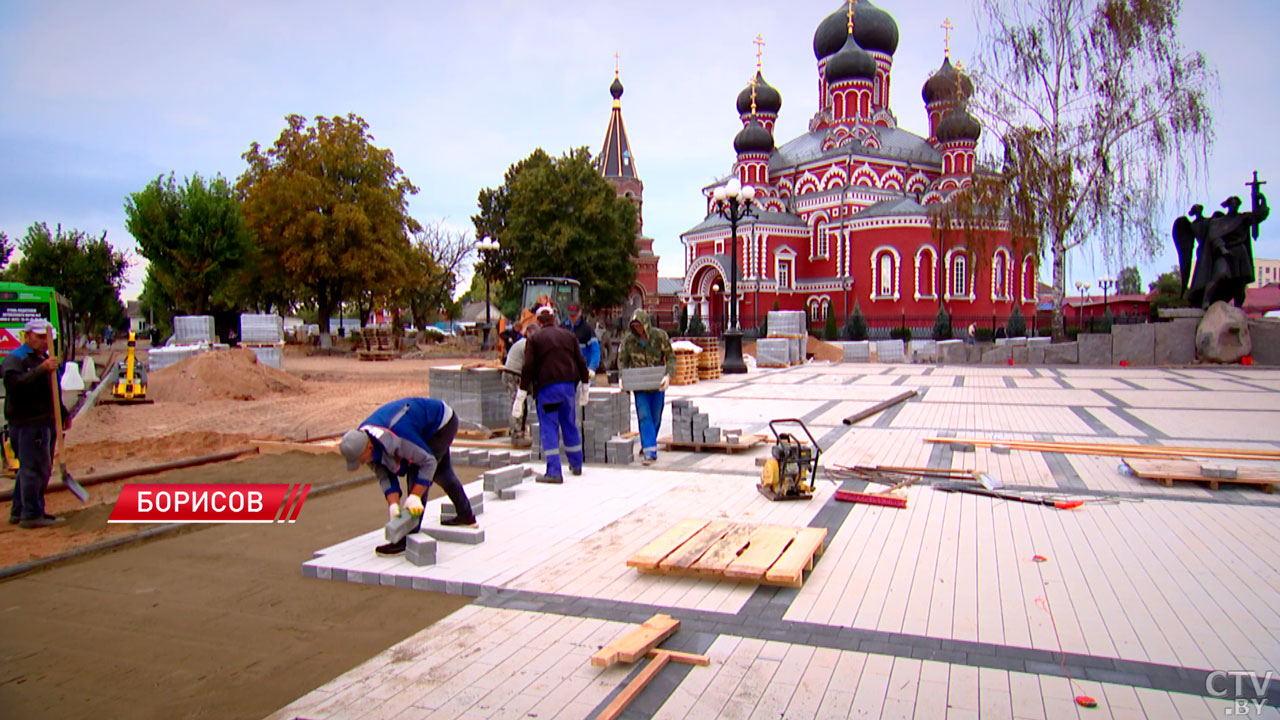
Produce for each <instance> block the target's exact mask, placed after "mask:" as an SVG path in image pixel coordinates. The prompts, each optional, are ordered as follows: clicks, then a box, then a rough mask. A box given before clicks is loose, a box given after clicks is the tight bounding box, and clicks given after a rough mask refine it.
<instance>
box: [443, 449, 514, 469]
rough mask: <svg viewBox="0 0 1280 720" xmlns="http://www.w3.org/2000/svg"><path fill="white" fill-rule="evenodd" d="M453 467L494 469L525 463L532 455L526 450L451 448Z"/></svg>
mask: <svg viewBox="0 0 1280 720" xmlns="http://www.w3.org/2000/svg"><path fill="white" fill-rule="evenodd" d="M449 455H450V458H451V459H452V461H453V464H454V465H465V466H467V467H481V468H496V467H505V466H507V465H517V464H520V463H527V462H529V460H531V459H532V457H533V455H532V454H531V453H530V452H529V451H528V450H491V449H489V448H467V447H452V448H450V449H449Z"/></svg>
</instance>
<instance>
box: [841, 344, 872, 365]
mask: <svg viewBox="0 0 1280 720" xmlns="http://www.w3.org/2000/svg"><path fill="white" fill-rule="evenodd" d="M844 361H845V362H861V363H865V362H871V341H870V340H853V341H851V342H847V343H845V344H844Z"/></svg>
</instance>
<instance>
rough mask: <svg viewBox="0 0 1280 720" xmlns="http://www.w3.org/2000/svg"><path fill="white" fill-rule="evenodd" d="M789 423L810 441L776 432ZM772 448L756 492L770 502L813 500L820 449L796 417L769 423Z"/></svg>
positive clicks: (807, 429)
mask: <svg viewBox="0 0 1280 720" xmlns="http://www.w3.org/2000/svg"><path fill="white" fill-rule="evenodd" d="M785 423H792V424H795V425H799V426H800V429H801V430H804V434H805V436H807V437H808V438H809V442H807V443H806V442H805V441H804V440H802V439H800V438H799V437H797V436H795V435H792V434H791V433H785V432H784V433H780V432H778V428H777V426H778V425H779V424H785ZM769 430H771V431H772V432H773V437H774V440H775V442H774V445H773V449H772V451H771V453H770V454H771V457H770V458H769V459H768V460H767V461H765V464H764V470H763V471H761V473H760V484H759V485H757V486H756V490H759V491H760V494H761V495H764V496H765V497H767V498H769V499H770V500H808V499H809V498H811V497H813V484H814V482H815V481H816V480H817V476H818V458H819V457H821V455H822V448H821V447H818V441H817V440H814V439H813V435H812V434H811V433H810V432H809V428H808V427H806V426H805V424H804V421H802V420H799V419H796V418H788V419H784V420H770V421H769Z"/></svg>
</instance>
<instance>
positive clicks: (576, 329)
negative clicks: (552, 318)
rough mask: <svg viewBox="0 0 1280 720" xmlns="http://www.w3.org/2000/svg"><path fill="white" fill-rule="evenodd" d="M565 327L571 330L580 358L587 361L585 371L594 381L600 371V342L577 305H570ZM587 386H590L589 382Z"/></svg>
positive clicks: (580, 307)
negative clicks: (576, 342) (579, 349)
mask: <svg viewBox="0 0 1280 720" xmlns="http://www.w3.org/2000/svg"><path fill="white" fill-rule="evenodd" d="M565 327H567V328H569V329H570V330H572V331H573V336H574V337H576V338H577V339H578V346H579V347H580V348H582V357H583V359H584V360H586V361H587V371H588V372H589V373H590V374H591V380H595V379H596V371H597V370H599V369H600V341H599V340H598V339H596V331H595V329H594V328H592V327H591V323H589V322H587V319H586V318H585V317H583V316H582V306H581V305H579V304H578V303H570V305H569V322H568V323H566V324H565ZM587 384H588V385H590V384H591V381H588V382H587Z"/></svg>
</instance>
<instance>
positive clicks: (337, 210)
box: [237, 114, 420, 347]
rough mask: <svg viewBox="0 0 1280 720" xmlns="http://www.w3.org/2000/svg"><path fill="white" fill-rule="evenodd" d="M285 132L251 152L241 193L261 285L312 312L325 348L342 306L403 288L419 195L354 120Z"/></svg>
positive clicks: (303, 124) (291, 120)
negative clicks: (412, 207) (413, 201)
mask: <svg viewBox="0 0 1280 720" xmlns="http://www.w3.org/2000/svg"><path fill="white" fill-rule="evenodd" d="M287 122H288V126H287V127H286V128H285V129H284V130H283V131H282V132H281V133H280V137H279V138H278V139H277V140H276V141H275V144H274V145H273V146H272V147H271V148H269V149H266V150H263V149H262V148H261V147H259V145H258V143H256V142H255V143H253V144H252V145H250V147H249V151H248V152H246V153H245V154H244V155H243V157H244V159H245V161H246V162H247V163H248V165H249V167H248V169H247V170H245V172H244V174H243V175H242V176H241V177H240V180H239V182H238V184H237V189H238V190H239V192H240V195H241V197H242V198H243V200H244V214H245V219H246V220H247V222H248V225H249V228H250V230H251V231H253V232H254V234H255V236H256V237H257V240H258V244H259V245H260V246H261V248H262V251H263V262H261V263H260V264H259V267H260V272H261V276H262V277H264V278H278V279H279V280H280V282H281V287H282V289H283V290H292V291H293V292H295V293H296V295H297V298H298V299H299V300H301V301H303V302H308V303H314V304H315V306H316V309H317V311H318V312H319V318H318V319H319V322H320V344H321V346H323V347H329V346H331V345H332V339H331V337H330V335H329V318H330V317H331V316H332V315H333V312H334V310H335V309H336V308H337V307H338V304H339V303H340V302H342V301H344V300H354V299H356V298H358V297H359V296H360V294H361V293H371V294H372V295H373V297H375V298H376V299H378V300H390V298H391V297H392V296H393V295H394V294H395V292H396V289H397V288H398V287H399V286H400V285H401V283H402V282H403V281H404V278H405V277H406V273H407V258H408V256H409V249H410V242H409V237H410V235H411V233H413V232H416V231H417V230H419V229H420V225H419V224H418V222H417V221H415V220H414V219H413V218H412V217H410V216H409V213H408V197H409V195H411V194H413V193H416V192H417V191H418V189H417V188H416V187H414V186H413V183H411V182H410V181H409V179H408V178H407V177H405V175H404V171H402V170H401V169H400V168H399V167H398V166H397V165H396V163H395V158H394V156H393V155H392V154H391V151H390V150H386V149H383V148H379V147H376V146H374V144H373V137H372V136H371V135H370V134H369V125H368V123H366V122H365V121H364V119H362V118H360V117H358V116H357V115H354V114H350V115H347V116H346V117H345V118H344V117H337V116H335V117H332V118H326V117H316V118H315V121H314V123H313V124H308V122H307V119H306V118H304V117H302V116H301V115H290V116H289V117H288V118H287Z"/></svg>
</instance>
